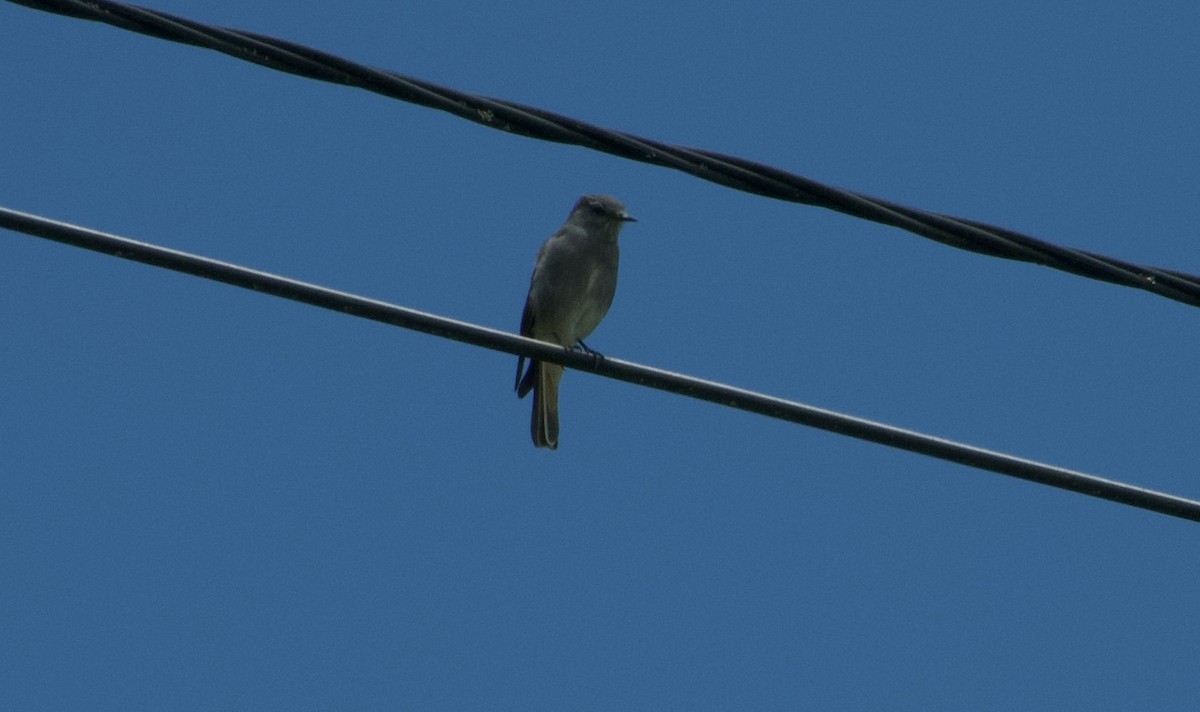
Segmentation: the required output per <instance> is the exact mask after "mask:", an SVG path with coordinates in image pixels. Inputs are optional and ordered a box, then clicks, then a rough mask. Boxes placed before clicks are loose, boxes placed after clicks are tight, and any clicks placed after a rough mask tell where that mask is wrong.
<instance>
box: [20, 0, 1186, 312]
mask: <svg viewBox="0 0 1200 712" xmlns="http://www.w3.org/2000/svg"><path fill="white" fill-rule="evenodd" d="M11 1H12V2H16V3H18V4H21V5H28V6H29V7H34V8H38V9H42V10H48V11H51V12H58V13H62V14H65V15H72V16H75V17H80V18H84V19H88V20H95V21H98V22H105V23H108V24H111V25H115V26H117V27H122V28H124V29H128V30H133V31H135V32H142V33H145V34H149V35H153V36H156V37H161V38H163V39H168V40H172V41H175V42H183V43H186V44H192V45H196V46H198V47H204V48H207V49H213V50H217V51H219V52H223V53H225V54H228V55H230V56H233V57H236V58H238V59H243V60H246V61H249V62H254V63H256V64H261V65H263V66H266V67H270V68H272V69H277V70H280V71H286V72H291V73H293V74H299V75H301V76H305V77H310V78H313V79H319V80H322V81H328V82H336V83H339V84H347V85H350V86H357V87H361V88H363V89H367V90H369V91H373V92H377V93H379V94H383V95H385V96H391V97H394V98H397V99H402V100H404V101H409V102H412V103H415V104H420V105H423V106H428V107H431V108H435V109H439V110H442V111H446V112H448V113H452V114H454V115H456V116H459V117H461V118H465V119H468V120H470V121H474V122H476V123H479V124H482V125H484V126H488V127H491V128H497V129H501V130H503V131H509V132H513V133H519V134H522V135H525V136H530V137H534V138H540V139H545V140H548V141H557V142H562V143H571V144H577V145H580V146H585V147H588V148H592V149H595V150H599V151H604V152H607V153H612V154H614V155H618V156H623V157H625V158H629V159H632V160H637V161H642V162H645V163H653V164H657V165H661V166H666V167H669V168H674V169H676V170H680V171H684V172H686V173H690V174H692V175H696V176H700V177H702V178H705V179H706V180H710V181H713V182H715V183H720V184H722V185H726V186H729V187H731V188H736V189H738V190H744V191H747V192H751V193H758V194H761V195H766V196H769V197H773V198H778V199H781V200H789V201H792V202H797V203H803V204H807V205H814V206H820V207H824V208H829V209H831V210H837V211H839V212H843V213H846V214H848V215H853V216H856V217H860V218H864V219H867V220H873V221H875V222H879V223H883V224H885V225H892V226H895V227H899V228H902V229H905V230H908V231H909V232H912V233H915V234H917V235H922V236H924V237H928V238H930V239H933V240H937V241H939V242H942V243H945V244H947V245H952V246H955V247H959V248H962V249H966V250H971V251H974V252H979V253H982V254H986V255H991V256H994V257H1004V258H1007V259H1014V260H1022V261H1025V262H1033V263H1036V264H1042V265H1046V266H1049V267H1054V268H1055V269H1060V270H1063V271H1066V272H1071V273H1073V274H1078V275H1082V276H1086V277H1090V278H1092V279H1099V280H1103V281H1107V282H1112V283H1114V284H1120V285H1124V286H1126V287H1135V288H1137V289H1143V290H1146V291H1148V292H1152V293H1154V294H1158V295H1160V296H1164V297H1168V298H1170V299H1174V300H1177V301H1180V302H1183V303H1185V304H1190V305H1192V306H1200V278H1198V277H1196V276H1194V275H1190V274H1186V273H1183V272H1178V271H1173V270H1166V269H1161V268H1156V267H1150V266H1146V265H1138V264H1133V263H1130V262H1126V261H1123V260H1118V259H1114V258H1111V257H1105V256H1103V255H1098V254H1095V253H1091V252H1086V251H1082V250H1074V249H1070V248H1066V247H1061V246H1058V245H1055V244H1052V243H1049V242H1045V241H1042V240H1038V239H1036V238H1032V237H1029V236H1027V235H1022V234H1021V233H1018V232H1015V231H1013V230H1007V229H1005V228H1001V227H996V226H992V225H987V224H985V223H982V222H978V221H975V220H969V219H964V218H958V217H953V216H949V215H940V214H937V213H931V212H927V211H923V210H917V209H915V208H910V207H907V206H904V205H900V204H898V203H893V202H891V201H887V200H882V199H878V198H872V197H869V196H866V195H862V194H859V193H854V192H851V191H846V190H841V189H838V188H833V187H830V186H827V185H822V184H821V183H818V182H816V181H813V180H809V179H807V178H803V177H801V176H798V175H795V174H793V173H788V172H786V171H783V170H780V169H778V168H773V167H771V166H767V165H764V164H761V163H757V162H754V161H748V160H746V159H742V158H738V157H735V156H727V155H723V154H720V153H715V152H712V151H704V150H699V149H691V148H685V147H682V146H672V145H669V144H665V143H662V142H659V141H653V140H650V139H645V138H641V137H638V136H634V135H632V134H626V133H620V132H614V131H609V130H607V129H603V128H600V127H598V126H592V125H590V124H587V123H583V122H581V121H578V120H575V119H571V118H568V117H565V116H560V115H558V114H554V113H551V112H549V111H545V110H543V109H538V108H535V107H530V106H522V105H520V104H515V103H512V102H507V101H503V100H499V99H490V98H487V97H481V96H473V95H471V94H466V93H463V92H460V91H455V90H453V89H448V88H445V87H440V86H437V85H436V84H432V83H430V82H425V81H421V80H419V79H413V78H411V77H405V76H403V75H400V74H395V73H392V72H387V71H382V70H378V69H373V68H370V67H365V66H362V65H360V64H355V63H353V62H350V61H348V60H345V59H342V58H340V57H336V56H333V55H330V54H327V53H325V52H321V51H319V50H315V49H312V48H309V47H304V46H303V45H298V44H295V43H292V42H288V41H286V40H280V39H276V38H273V37H268V36H265V35H260V34H256V33H253V32H245V31H242V30H235V29H229V28H222V27H215V26H211V25H205V24H203V23H198V22H194V21H191V20H188V19H186V18H183V17H178V16H174V15H170V14H168V13H161V12H156V11H154V10H149V9H145V8H140V7H135V6H131V5H124V4H121V3H116V2H108V1H107V0H95V1H90V2H83V1H82V0H48V1H45V2H40V1H36V0H11Z"/></svg>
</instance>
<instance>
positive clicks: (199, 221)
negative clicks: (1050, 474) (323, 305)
mask: <svg viewBox="0 0 1200 712" xmlns="http://www.w3.org/2000/svg"><path fill="white" fill-rule="evenodd" d="M150 4H152V6H153V7H155V8H157V9H162V10H166V11H168V12H173V13H177V14H181V15H184V16H187V17H190V18H193V19H197V20H200V21H204V22H211V23H214V24H218V25H225V26H230V27H237V28H242V29H247V30H252V31H256V32H260V33H264V34H268V35H274V36H278V37H282V38H286V39H289V40H292V41H295V42H300V43H303V44H308V45H311V46H314V47H317V48H319V49H322V50H325V51H328V52H331V53H334V54H338V55H342V56H345V57H347V58H349V59H351V60H354V61H358V62H362V63H366V64H369V65H373V66H377V67H380V68H384V69H388V70H392V71H396V72H400V73H404V74H409V75H412V76H416V77H420V78H423V79H427V80H430V81H433V82H438V83H441V84H444V85H447V86H450V87H454V88H456V89H460V90H463V91H469V92H474V93H479V94H484V95H488V96H493V97H500V98H505V99H509V100H513V101H517V102H521V103H526V104H531V105H535V106H539V107H542V108H545V109H548V110H552V111H557V112H560V113H564V114H567V115H569V116H573V117H576V118H579V119H582V120H585V121H589V122H592V123H596V124H599V125H602V126H607V127H611V128H616V129H620V130H624V131H629V132H632V133H635V134H639V135H642V136H647V137H652V138H655V139H658V140H663V141H668V142H671V143H679V144H683V145H690V146H697V147H703V148H708V149H711V150H716V151H721V152H725V153H731V154H736V155H740V156H744V157H747V158H751V159H754V160H759V161H762V162H765V163H769V164H771V165H775V166H779V167H782V168H785V169H788V170H791V171H794V172H797V173H800V174H802V175H805V176H808V177H811V178H814V179H817V180H820V181H823V182H826V183H829V184H832V185H837V186H840V187H845V188H849V189H853V190H858V191H862V192H866V193H869V194H873V195H878V196H881V197H886V198H888V199H891V200H896V201H899V202H903V203H907V204H910V205H914V206H917V207H921V208H926V209H930V210H937V211H940V212H946V213H950V214H955V215H960V216H963V217H969V218H973V219H977V220H982V221H986V222H990V223H993V224H997V225H1003V226H1005V227H1009V228H1013V229H1017V230H1021V231H1023V232H1027V233H1029V234H1032V235H1036V236H1038V237H1041V238H1043V239H1047V240H1050V241H1052V242H1057V243H1060V244H1065V245H1069V246H1073V247H1079V248H1083V249H1088V250H1091V251H1095V252H1099V253H1103V254H1108V255H1112V256H1115V257H1120V258H1123V259H1128V260H1131V261H1134V262H1141V263H1146V264H1152V265H1157V266H1162V267H1168V268H1173V269H1177V270H1181V271H1185V272H1190V273H1200V252H1198V248H1197V242H1198V241H1197V227H1196V226H1197V224H1200V201H1197V199H1196V197H1197V195H1200V171H1198V169H1197V166H1200V139H1197V132H1196V112H1195V91H1194V86H1195V79H1196V77H1197V76H1200V45H1198V44H1197V43H1196V42H1195V37H1196V35H1197V34H1198V33H1200V7H1197V5H1196V4H1195V3H1190V2H1188V3H1185V2H1178V3H1165V4H1159V5H1156V6H1155V9H1154V10H1150V9H1147V8H1144V7H1133V6H1122V5H1119V4H1115V3H1114V4H1100V5H1099V6H1097V5H1096V4H1093V3H1050V4H1044V3H1010V4H1005V5H995V6H987V7H984V6H982V5H979V4H963V3H950V2H926V3H920V4H916V5H909V6H903V5H897V4H895V3H882V2H855V3H836V4H829V3H820V4H817V3H813V4H807V3H792V4H783V3H779V4H750V5H745V4H734V3H725V4H717V3H695V4H689V5H686V6H684V5H667V4H653V3H634V2H622V1H620V0H617V1H615V2H608V3H604V4H603V5H601V4H586V5H573V6H567V5H564V4H562V3H551V2H518V3H505V4H502V5H501V4H492V5H490V6H484V7H481V6H480V5H482V4H479V3H462V2H441V3H366V2H354V1H353V0H351V1H348V2H343V3H325V2H293V3H277V2H274V3H273V2H257V3H245V2H232V1H230V0H210V1H209V2H204V3H199V2H182V1H179V2H152V3H150ZM0 63H2V64H3V66H5V67H6V68H7V71H5V72H3V73H0V95H2V96H4V101H3V102H0V155H2V156H3V163H4V170H3V172H0V204H2V205H4V206H5V207H9V208H13V209H17V210H23V211H27V212H32V213H37V214H42V215H46V216H49V217H53V218H56V219H59V220H64V221H68V222H74V223H78V224H82V225H85V226H88V227H91V228H95V229H99V230H105V231H109V232H114V233H118V234H121V235H125V236H128V237H132V238H135V239H140V240H145V241H148V242H153V243H157V244H161V245H165V246H169V247H173V248H177V249H181V250H186V251H190V252H195V253H199V254H203V255H206V256H209V257H213V258H217V259H221V260H226V261H230V262H235V263H238V264H242V265H246V266H249V267H253V268H256V269H261V270H265V271H270V272H275V273H279V274H283V275H286V276H289V277H293V278H297V279H302V280H306V281H311V282H316V283H319V284H322V285H326V286H329V287H332V288H335V289H341V290H345V291H350V292H354V293H358V294H362V295H365V296H369V297H373V298H377V299H382V300H386V301H390V302H394V303H397V304H401V305H405V306H410V307H414V308H417V309H422V310H426V311H431V312H436V313H439V314H444V315H446V316H450V317H453V318H457V319H463V320H467V321H473V322H477V323H481V324H484V325H487V326H492V327H496V328H505V329H510V330H515V329H516V327H517V326H518V323H519V319H520V312H521V306H522V303H523V300H524V297H525V290H526V288H527V286H528V279H529V273H530V270H531V268H532V264H533V256H534V253H535V251H536V250H537V247H538V245H539V244H540V243H541V241H542V240H543V239H544V238H545V237H546V236H548V235H549V234H550V233H551V232H552V231H553V230H554V229H555V228H556V227H557V226H558V225H559V224H560V223H561V222H562V220H563V218H564V217H565V216H566V213H567V212H568V210H569V209H570V207H571V205H572V203H573V202H574V200H575V199H576V198H577V197H578V196H579V195H580V194H582V193H586V192H609V193H613V194H615V195H617V196H619V197H620V198H622V199H623V200H624V202H625V203H626V205H627V206H628V207H629V209H630V211H631V212H633V213H634V214H635V215H637V216H638V217H639V219H640V221H639V222H638V223H636V224H634V225H631V226H629V227H628V228H627V229H626V230H625V231H624V233H623V235H622V248H623V249H622V266H621V270H622V271H621V279H620V287H619V289H618V292H617V297H616V301H615V303H614V305H613V308H612V310H611V312H610V313H609V315H608V318H607V319H606V321H605V322H604V323H603V324H602V325H601V326H600V328H599V329H598V330H597V331H596V333H595V334H593V336H592V337H591V338H590V339H589V344H590V345H591V346H593V347H594V348H596V349H598V350H600V351H603V352H605V353H608V354H610V355H612V356H615V357H619V358H623V359H628V360H632V361H637V362H642V363H646V364H650V365H653V366H657V367H661V368H666V369H670V370H676V371H682V372H686V373H689V374H693V375H696V376H700V377H703V378H708V379H712V380H718V381H723V382H728V383H730V384H732V385H736V386H741V387H745V388H750V389H754V390H760V391H764V392H767V393H771V394H773V395H777V396H781V397H785V398H789V399H794V400H798V401H801V402H805V403H810V404H813V405H817V406H821V407H825V408H830V409H834V410H840V411H845V412H849V413H852V414H855V415H859V416H862V417H867V418H872V419H876V420H881V421H885V422H888V423H892V424H894V425H898V426H901V427H905V428H911V429H915V430H920V431H923V432H928V433H931V434H934V435H938V436H942V437H946V438H951V439H957V440H962V441H965V442H969V443H972V444H975V445H979V446H983V447H988V448H993V449H997V450H1002V451H1006V452H1011V453H1013V454H1016V455H1020V456H1023V457H1028V458H1032V459H1037V460H1043V461H1047V462H1050V463H1054V464H1058V465H1062V466H1065V467H1070V468H1074V469H1080V470H1083V471H1087V472H1091V473H1094V474H1098V475H1102V476H1105V477H1109V478H1113V479H1119V480H1124V481H1129V482H1132V483H1136V484H1139V485H1142V486H1145V487H1150V488H1155V489H1161V490H1165V491H1168V492H1172V493H1175V494H1180V495H1184V496H1189V497H1193V498H1195V497H1200V482H1198V479H1197V474H1198V473H1197V469H1198V468H1197V465H1196V462H1197V450H1198V448H1197V438H1196V432H1197V424H1198V420H1200V417H1198V415H1197V406H1196V403H1197V391H1198V389H1200V375H1198V372H1197V369H1196V367H1195V356H1196V353H1197V352H1198V351H1200V333H1198V331H1197V329H1196V323H1197V318H1198V317H1200V312H1197V311H1196V310H1195V309H1194V308H1191V307H1187V306H1184V305H1181V304H1177V303H1174V302H1171V301H1168V300H1165V299H1162V298H1159V297H1155V296H1153V295H1150V294H1145V293H1141V292H1137V291H1133V290H1129V289H1123V288H1120V287H1115V286H1112V285H1107V284H1102V283H1097V282H1092V281H1088V280H1085V279H1082V278H1078V277H1074V276H1071V275H1066V274H1062V273H1059V272H1055V271H1052V270H1049V269H1045V268H1041V267H1035V266H1032V265H1027V264H1019V263H1011V262H1005V261H1001V260H996V259H990V258H986V257H982V256H979V255H975V254H971V253H965V252H961V251H957V250H954V249H951V248H948V247H944V246H942V245H938V244H935V243H931V242H929V241H926V240H924V239H922V238H919V237H916V236H913V235H910V234H908V233H904V232H901V231H898V230H895V229H892V228H887V227H883V226H879V225H874V224H871V223H866V222H862V221H859V220H854V219H851V218H848V217H845V216H842V215H838V214H835V213H832V212H828V211H822V210H819V209H814V208H807V207H802V206H797V205H791V204H785V203H779V202H775V201H771V200H768V199H765V198H761V197H757V196H752V195H747V194H742V193H738V192H735V191H732V190H729V189H725V188H722V187H719V186H715V185H712V184H708V183H705V182H703V181H700V180H698V179H696V178H693V177H690V176H686V175H683V174H679V173H674V172H671V171H668V170H665V169H661V168H656V167H652V166H646V165H642V164H637V163H632V162H629V161H624V160H621V159H617V158H614V157H611V156H606V155H601V154H597V153H593V152H589V151H587V150H584V149H581V148H574V147H569V146H559V145H554V144H548V143H541V142H537V141H533V140H530V139H524V138H520V137H516V136H512V135H506V134H503V133H499V132H496V131H491V130H488V129H485V128H482V127H479V126H477V125H474V124H471V123H468V122H464V121H461V120H459V119H456V118H453V117H450V116H448V115H445V114H441V113H438V112H435V111H431V110H427V109H423V108H420V107H416V106H412V105H408V104H404V103H401V102H396V101H391V100H388V99H385V98H382V97H379V96H376V95H372V94H369V93H367V92H364V91H360V90H354V89H349V88H346V87H339V86H333V85H326V84H321V83H318V82H314V81H310V80H304V79H300V78H297V77H293V76H290V75H285V74H281V73H278V72H272V71H270V70H267V69H265V68H262V67H258V66H254V65H250V64H246V63H243V62H239V61H236V60H234V59H232V58H229V57H226V56H224V55H219V54H216V53H213V52H209V51H203V50H199V49H196V48H191V47H184V46H180V45H175V44H171V43H168V42H164V41H160V40H156V39H152V38H148V37H145V36H141V35H136V34H132V33H129V32H125V31H122V30H118V29H115V28H112V27H108V26H103V25H99V24H95V23H89V22H84V21H80V20H74V19H70V18H66V17H61V16H57V15H51V14H47V13H42V12H37V11H34V10H30V9H27V8H24V7H20V6H17V5H15V4H11V3H3V4H0ZM0 239H2V240H3V245H4V259H3V260H0V324H2V325H3V329H4V333H5V338H4V339H3V341H0V367H2V368H3V372H4V373H5V374H6V376H7V378H6V387H5V393H4V398H3V400H2V401H0V432H2V433H3V434H4V436H3V437H4V447H3V448H0V472H2V473H3V483H4V496H3V497H0V567H2V568H3V571H4V572H5V574H4V577H3V584H0V596H2V598H0V623H2V629H3V630H4V631H5V633H4V635H2V636H0V657H3V658H4V659H5V660H7V661H9V662H8V664H6V665H5V666H4V671H3V672H2V673H0V675H3V676H4V678H3V681H2V682H3V684H2V685H0V706H3V707H5V708H12V709H80V708H91V709H103V708H109V709H118V708H119V709H137V708H143V709H146V708H154V709H231V708H240V709H246V708H276V709H281V708H286V709H345V708H366V707H371V708H376V709H389V708H391V709H400V708H421V709H664V708H675V709H729V708H747V709H751V708H752V709H795V708H797V707H806V708H817V709H821V708H835V709H881V708H882V709H902V710H908V709H913V710H916V709H920V710H931V709H1056V710H1099V709H1134V708H1137V709H1182V708H1185V707H1189V706H1191V705H1193V704H1194V701H1195V699H1196V698H1197V696H1198V695H1200V675H1197V670H1200V643H1198V642H1197V641H1200V620H1198V619H1200V613H1197V607H1196V586H1197V581H1198V580H1200V578H1198V573H1200V541H1198V540H1200V529H1197V527H1196V525H1195V524H1192V523H1188V522H1184V521H1180V520H1175V519H1171V518H1168V517H1164V516H1161V515H1156V514H1152V513H1148V512H1144V511H1140V510H1135V509H1131V508H1127V507H1122V506H1119V505H1116V504H1112V503H1108V502H1103V501H1099V500H1094V499H1091V498H1087V497H1083V496H1080V495H1076V494H1072V493H1068V492H1063V491H1059V490H1054V489H1050V488H1046V487H1042V486H1037V485H1033V484H1029V483H1025V482H1020V481H1016V480H1011V479H1008V478H1005V477H1001V476H998V475H993V474H990V473H984V472H980V471H976V470H971V469H967V468H964V467H961V466H957V465H953V464H949V463H944V462H940V461H935V460H931V459H928V458H923V457H919V456H915V455H911V454H908V453H903V452H898V451H894V450H890V449H887V448H883V447H880V446H877V445H871V444H867V443H862V442H858V441H854V440H850V439H846V438H842V437H838V436H835V435H831V434H828V433H824V432H819V431H813V430H809V429H806V428H802V427H797V426H793V425H789V424H785V423H781V422H778V421H773V420H768V419H765V418H763V417H760V416H754V415H750V414H746V413H741V412H737V411H732V410H729V409H725V408H720V407H717V406H714V405H711V404H707V403H701V402H696V401H691V400H687V399H684V398H680V397H677V396H672V395H668V394H664V393H659V392H654V391H649V390H644V389H640V388H636V387H634V386H631V385H628V384H624V383H619V382H615V381H609V380H605V379H601V378H597V377H595V376H592V375H588V374H583V373H578V372H568V373H567V374H566V378H565V379H564V382H563V386H562V405H561V407H562V418H563V424H562V436H561V447H560V449H559V450H558V451H557V452H553V453H549V452H545V451H539V450H535V449H534V448H533V446H532V444H531V443H530V441H529V435H528V417H529V402H528V400H526V401H518V400H517V399H516V397H515V396H514V394H513V393H512V377H513V370H514V367H515V358H512V357H510V356H508V355H504V354H500V353H496V352H490V351H485V350H480V349H476V348H472V347H468V346H465V345H462V344H457V343H454V342H449V341H445V340H441V339H437V338H434V337H430V336H426V335H422V334H417V333H413V332H408V331H404V330H399V329H395V328H390V327H386V326H383V325H380V324H375V323H371V322H366V321H362V320H358V319H354V318H350V317H346V316H342V315H338V314H334V313H331V312H326V311H322V310H319V309H315V308H312V307H308V306H304V305H301V304H296V303H293V302H287V301H284V300H280V299H277V298H273V297H268V296H264V295H259V294H254V293H251V292H247V291H244V290H239V289H235V288H232V287H228V286H225V285H220V284H216V283H212V282H206V281H203V280H199V279H195V278H192V277H187V276H184V275H179V274H175V273H170V272H166V271H163V270H159V269H154V268H151V267H147V266H144V265H138V264H133V263H128V262H124V261H122V260H118V259H114V258H111V257H107V256H103V255H98V254H94V253H89V252H85V251H82V250H78V249H74V248H70V247H66V246H61V245H57V244H53V243H49V242H46V241H43V240H38V239H35V238H31V237H27V236H24V235H18V234H15V233H8V232H6V233H4V234H3V235H2V236H0Z"/></svg>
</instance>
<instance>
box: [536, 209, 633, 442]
mask: <svg viewBox="0 0 1200 712" xmlns="http://www.w3.org/2000/svg"><path fill="white" fill-rule="evenodd" d="M636 221H637V218H635V217H633V216H632V215H630V214H629V212H628V211H627V210H625V206H624V205H622V204H621V201H620V200H617V199H616V198H614V197H612V196H611V195H585V196H583V197H581V198H580V199H579V200H578V201H577V202H576V203H575V207H574V208H572V209H571V214H570V215H569V216H567V221H566V222H565V223H563V225H562V227H560V228H559V229H558V230H557V231H556V232H555V233H554V234H553V235H551V236H550V237H549V238H548V239H547V240H546V241H545V242H544V243H543V244H542V246H541V248H540V249H539V250H538V253H537V260H536V262H535V263H534V267H533V276H532V277H530V279H529V296H527V297H526V298H525V310H524V312H523V313H522V314H521V336H527V337H529V338H532V339H537V340H539V341H545V342H547V343H551V344H557V345H559V346H563V347H565V348H568V349H573V348H579V349H581V350H583V351H585V352H587V353H592V354H594V353H595V352H594V351H592V350H591V349H590V348H588V346H587V345H586V344H585V343H583V340H584V339H585V338H587V337H588V336H589V335H591V333H592V332H593V331H594V330H595V329H596V326H597V325H598V324H599V323H600V320H601V319H603V318H604V315H605V314H607V313H608V308H609V307H610V306H611V305H612V301H613V295H614V294H616V291H617V263H618V262H619V258H620V247H619V246H618V244H617V236H618V235H619V234H620V232H621V228H622V227H623V226H624V225H625V223H628V222H636ZM524 366H525V357H524V356H520V357H519V358H518V359H517V378H516V383H515V389H516V391H517V397H518V398H524V397H525V396H526V395H527V394H528V393H529V392H530V391H531V390H532V391H533V415H532V416H531V418H530V434H531V435H532V436H533V444H534V445H535V446H537V447H539V448H548V449H550V450H557V449H558V384H559V381H560V380H562V375H563V367H562V366H559V365H558V364H555V363H545V362H542V361H538V360H536V359H530V360H529V368H528V369H525V368H524ZM522 372H523V373H522Z"/></svg>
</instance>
